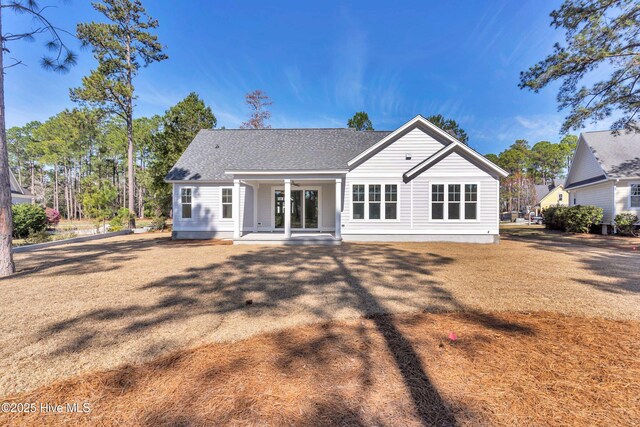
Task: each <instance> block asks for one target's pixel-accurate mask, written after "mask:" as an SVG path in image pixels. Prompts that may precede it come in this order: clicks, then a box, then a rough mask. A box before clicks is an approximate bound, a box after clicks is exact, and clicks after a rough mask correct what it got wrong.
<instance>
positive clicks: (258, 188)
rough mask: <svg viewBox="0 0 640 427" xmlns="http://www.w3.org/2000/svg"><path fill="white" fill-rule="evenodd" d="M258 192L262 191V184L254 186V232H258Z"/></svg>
mask: <svg viewBox="0 0 640 427" xmlns="http://www.w3.org/2000/svg"><path fill="white" fill-rule="evenodd" d="M258 191H260V184H259V183H258V184H256V185H254V186H253V231H254V232H256V233H257V232H258Z"/></svg>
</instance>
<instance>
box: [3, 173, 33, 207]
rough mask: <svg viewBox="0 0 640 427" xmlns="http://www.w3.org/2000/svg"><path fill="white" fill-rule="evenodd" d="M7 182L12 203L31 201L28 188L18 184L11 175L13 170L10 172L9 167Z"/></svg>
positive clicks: (31, 197) (31, 196)
mask: <svg viewBox="0 0 640 427" xmlns="http://www.w3.org/2000/svg"><path fill="white" fill-rule="evenodd" d="M9 184H10V187H11V204H12V205H18V204H21V203H32V202H33V200H34V198H33V195H32V194H31V193H30V192H29V190H27V189H26V188H23V187H21V186H20V184H19V183H18V180H17V179H16V177H15V176H13V172H11V169H9Z"/></svg>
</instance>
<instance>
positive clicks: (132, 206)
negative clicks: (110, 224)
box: [127, 116, 136, 228]
mask: <svg viewBox="0 0 640 427" xmlns="http://www.w3.org/2000/svg"><path fill="white" fill-rule="evenodd" d="M127 139H128V140H129V150H128V152H127V155H128V159H127V168H128V177H129V179H128V181H129V203H128V206H127V207H128V208H129V212H130V213H132V214H134V215H135V213H136V205H135V194H136V193H135V191H136V188H135V185H136V183H135V181H134V179H135V177H134V169H133V153H134V150H133V117H131V116H129V117H128V118H127ZM135 226H136V223H135V221H134V220H131V221H129V224H128V228H134V227H135Z"/></svg>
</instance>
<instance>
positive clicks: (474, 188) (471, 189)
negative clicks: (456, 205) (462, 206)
mask: <svg viewBox="0 0 640 427" xmlns="http://www.w3.org/2000/svg"><path fill="white" fill-rule="evenodd" d="M464 200H465V201H466V202H477V201H478V185H477V184H465V186H464Z"/></svg>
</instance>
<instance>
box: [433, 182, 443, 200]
mask: <svg viewBox="0 0 640 427" xmlns="http://www.w3.org/2000/svg"><path fill="white" fill-rule="evenodd" d="M431 200H432V201H433V202H444V184H434V185H432V186H431Z"/></svg>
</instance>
